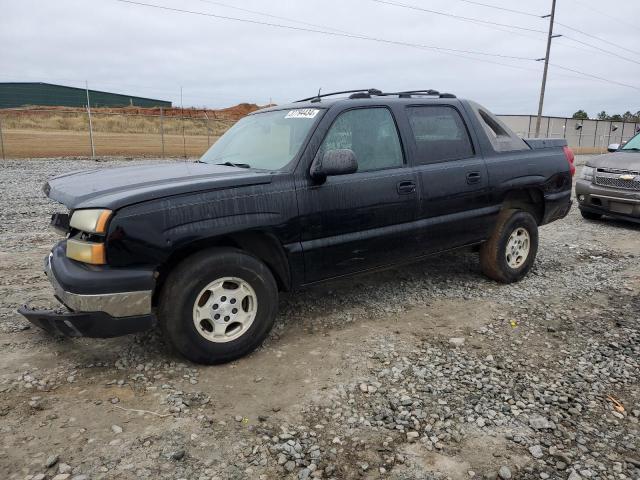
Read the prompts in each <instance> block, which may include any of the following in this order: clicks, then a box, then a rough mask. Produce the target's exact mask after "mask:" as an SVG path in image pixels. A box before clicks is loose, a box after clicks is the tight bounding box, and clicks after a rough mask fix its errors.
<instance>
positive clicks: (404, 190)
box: [398, 180, 416, 195]
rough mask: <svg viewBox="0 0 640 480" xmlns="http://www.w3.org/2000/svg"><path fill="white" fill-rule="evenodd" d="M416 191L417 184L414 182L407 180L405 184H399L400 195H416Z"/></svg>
mask: <svg viewBox="0 0 640 480" xmlns="http://www.w3.org/2000/svg"><path fill="white" fill-rule="evenodd" d="M415 191H416V184H415V183H413V182H412V181H409V180H406V181H404V182H400V183H398V193H399V194H400V195H409V194H410V193H414V192H415Z"/></svg>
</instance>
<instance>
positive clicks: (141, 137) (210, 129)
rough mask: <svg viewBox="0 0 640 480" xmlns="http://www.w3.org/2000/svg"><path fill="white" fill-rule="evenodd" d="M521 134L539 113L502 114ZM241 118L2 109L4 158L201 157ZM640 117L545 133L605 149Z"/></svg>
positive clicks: (210, 113)
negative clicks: (626, 120)
mask: <svg viewBox="0 0 640 480" xmlns="http://www.w3.org/2000/svg"><path fill="white" fill-rule="evenodd" d="M499 117H500V118H501V119H502V120H503V121H504V122H505V123H506V124H507V125H508V126H509V127H510V128H511V129H512V130H513V131H515V132H516V133H517V134H518V135H519V136H521V137H532V136H534V134H535V123H536V117H535V115H500V116H499ZM237 119H238V117H237V116H236V117H235V118H230V117H228V116H227V117H221V116H220V115H219V113H217V112H216V111H214V110H198V109H180V108H170V109H164V108H155V109H149V108H146V109H145V108H135V107H131V108H121V109H115V108H114V109H108V108H101V109H91V110H90V111H89V110H82V109H77V108H64V107H57V108H56V107H50V108H43V107H34V108H16V109H4V110H0V155H1V156H2V158H38V157H69V156H82V157H86V156H125V157H128V156H131V157H134V156H135V157H161V158H164V157H198V156H200V155H202V154H203V153H204V152H205V151H206V150H207V148H208V147H209V146H210V145H211V144H212V143H214V142H215V141H216V140H217V139H218V138H219V137H220V136H221V135H222V134H223V133H224V132H225V131H226V130H227V129H228V128H229V127H231V125H233V123H235V121H236V120H237ZM639 128H640V123H636V122H623V121H619V122H618V121H609V120H576V119H572V118H563V117H543V118H542V123H541V128H540V136H541V137H547V138H565V139H566V140H567V143H568V144H569V146H570V147H571V148H573V149H574V150H575V152H576V153H604V152H606V151H607V146H608V145H609V144H611V143H622V142H624V141H627V140H629V139H630V138H631V137H632V136H633V135H634V134H635V133H636V132H637V131H638V129H639Z"/></svg>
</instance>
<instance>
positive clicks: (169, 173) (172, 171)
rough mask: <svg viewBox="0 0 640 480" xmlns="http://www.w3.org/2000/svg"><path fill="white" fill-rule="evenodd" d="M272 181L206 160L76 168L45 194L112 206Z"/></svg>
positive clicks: (74, 204)
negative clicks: (210, 163)
mask: <svg viewBox="0 0 640 480" xmlns="http://www.w3.org/2000/svg"><path fill="white" fill-rule="evenodd" d="M270 182H271V173H269V172H266V171H264V170H252V169H245V168H238V167H228V166H224V165H209V164H206V163H192V162H171V163H152V164H148V165H137V166H132V167H118V168H103V169H94V170H84V171H75V172H71V173H67V174H64V175H60V176H57V177H54V178H52V179H50V180H49V181H48V182H47V183H45V184H44V187H43V190H44V193H45V194H46V195H47V196H48V197H49V198H51V199H52V200H55V201H57V202H60V203H62V204H64V205H66V206H67V207H68V208H69V209H71V210H74V209H76V208H109V209H111V210H116V209H118V208H121V207H124V206H126V205H131V204H134V203H139V202H144V201H147V200H154V199H157V198H162V197H167V196H171V195H180V194H184V193H191V192H198V191H203V190H215V189H223V188H233V187H243V186H248V185H258V184H264V183H270Z"/></svg>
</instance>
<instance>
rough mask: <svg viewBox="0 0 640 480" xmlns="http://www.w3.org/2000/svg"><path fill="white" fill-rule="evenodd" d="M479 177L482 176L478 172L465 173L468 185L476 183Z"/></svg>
mask: <svg viewBox="0 0 640 480" xmlns="http://www.w3.org/2000/svg"><path fill="white" fill-rule="evenodd" d="M481 178H482V176H481V175H480V172H468V173H467V183H468V184H469V185H471V184H473V183H478V182H479V181H480V179H481Z"/></svg>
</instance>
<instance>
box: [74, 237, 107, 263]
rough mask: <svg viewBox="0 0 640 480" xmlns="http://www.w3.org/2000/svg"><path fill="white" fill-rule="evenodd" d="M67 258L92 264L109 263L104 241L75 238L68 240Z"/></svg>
mask: <svg viewBox="0 0 640 480" xmlns="http://www.w3.org/2000/svg"><path fill="white" fill-rule="evenodd" d="M67 258H71V259H72V260H77V261H78V262H83V263H90V264H92V265H104V264H105V263H107V256H106V253H105V248H104V243H95V242H84V241H82V240H75V239H73V238H70V239H68V240H67Z"/></svg>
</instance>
